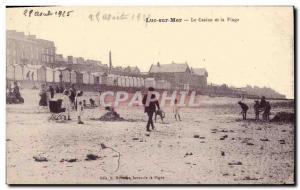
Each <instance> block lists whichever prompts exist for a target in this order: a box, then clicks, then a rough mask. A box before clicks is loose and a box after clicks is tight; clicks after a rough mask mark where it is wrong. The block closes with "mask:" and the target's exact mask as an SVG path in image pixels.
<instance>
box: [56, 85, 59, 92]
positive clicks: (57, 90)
mask: <svg viewBox="0 0 300 190" xmlns="http://www.w3.org/2000/svg"><path fill="white" fill-rule="evenodd" d="M55 93H56V94H58V93H59V87H58V86H57V85H56V87H55Z"/></svg>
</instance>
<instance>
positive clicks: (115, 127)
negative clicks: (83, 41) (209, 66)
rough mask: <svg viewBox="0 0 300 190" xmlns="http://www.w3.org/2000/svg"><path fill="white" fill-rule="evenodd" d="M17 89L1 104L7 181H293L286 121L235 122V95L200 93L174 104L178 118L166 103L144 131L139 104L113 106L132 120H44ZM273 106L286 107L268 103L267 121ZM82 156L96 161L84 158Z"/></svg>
mask: <svg viewBox="0 0 300 190" xmlns="http://www.w3.org/2000/svg"><path fill="white" fill-rule="evenodd" d="M22 93H23V96H24V98H25V104H24V105H7V108H6V110H7V121H6V122H7V126H6V127H7V135H6V144H7V183H9V184H20V183H21V184H52V183H54V184H74V183H76V184H87V183H89V184H103V183H105V184H107V183H113V184H115V183H117V184H119V183H121V184H123V183H126V184H131V183H141V184H145V183H146V184H151V183H155V184H157V183H167V184H173V183H174V184H175V183H180V184H284V183H294V124H293V123H268V122H256V121H253V119H250V120H248V121H243V120H241V119H240V118H241V115H239V112H240V108H239V107H238V105H237V104H236V102H237V101H238V99H234V98H209V97H203V104H201V107H200V108H182V109H181V117H182V121H181V122H179V121H178V122H176V121H175V119H174V117H173V114H172V108H170V107H166V108H164V111H165V112H166V118H165V122H166V123H165V124H162V123H161V121H160V120H158V122H157V123H156V129H155V130H154V131H152V132H150V133H149V132H146V130H145V125H146V118H147V117H146V114H144V113H143V108H142V107H131V108H128V107H124V106H123V107H119V108H117V112H118V113H119V114H120V115H121V116H122V117H124V118H125V119H133V120H136V122H127V121H121V122H103V121H97V120H91V119H90V118H99V117H100V116H101V115H103V114H104V113H105V111H104V109H103V108H95V109H88V110H86V111H85V114H84V117H83V121H84V122H85V124H84V125H78V124H77V121H76V116H75V113H74V112H73V113H72V115H71V117H72V121H66V122H55V121H50V122H49V121H48V118H49V116H50V113H48V111H47V109H40V108H38V106H37V104H38V95H37V91H34V90H24V91H23V92H22ZM249 102H251V103H252V102H253V100H249ZM271 102H272V101H271ZM279 111H290V112H293V108H292V107H280V106H279V107H276V108H274V109H272V115H271V118H272V117H273V116H274V114H275V113H276V112H279ZM248 117H249V118H253V117H254V114H253V109H252V108H251V109H250V112H249V115H248ZM101 143H104V144H105V145H106V146H107V147H111V148H113V150H112V149H110V148H106V149H102V148H101ZM118 152H119V153H120V155H121V156H119V153H118ZM87 154H94V155H97V156H98V158H97V159H96V160H86V155H87ZM34 156H35V157H43V158H46V159H47V161H45V162H37V161H36V160H35V159H34V158H33V157H34ZM63 159H64V160H63ZM70 159H71V161H73V162H68V161H66V160H70ZM72 159H73V160H72Z"/></svg>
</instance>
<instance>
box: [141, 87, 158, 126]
mask: <svg viewBox="0 0 300 190" xmlns="http://www.w3.org/2000/svg"><path fill="white" fill-rule="evenodd" d="M142 103H143V105H144V107H145V110H144V112H145V113H147V115H148V122H147V125H146V130H147V131H148V132H150V131H151V130H150V125H151V127H152V130H154V129H155V127H154V124H153V114H154V113H155V111H156V107H157V108H158V109H160V108H159V103H158V100H157V98H156V96H155V94H154V88H153V87H149V88H148V93H147V94H146V95H145V96H144V97H143V100H142Z"/></svg>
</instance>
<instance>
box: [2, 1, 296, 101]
mask: <svg viewBox="0 0 300 190" xmlns="http://www.w3.org/2000/svg"><path fill="white" fill-rule="evenodd" d="M25 9H28V10H30V9H32V10H34V11H40V12H47V11H48V10H50V11H51V12H52V13H55V11H59V10H62V11H73V12H71V13H70V16H65V17H58V16H57V15H55V14H54V15H52V16H47V17H46V16H31V17H29V16H28V12H27V16H25V15H24V11H25ZM97 13H99V14H98V16H99V17H98V18H99V21H97V19H96V15H97ZM108 14H111V15H114V16H118V15H121V14H124V15H127V16H128V17H127V19H124V20H112V19H110V20H104V19H103V17H102V16H105V15H108ZM90 15H92V16H93V20H91V19H90V17H89V16H90ZM144 17H145V18H146V17H148V18H152V19H162V18H171V17H174V18H179V19H180V18H181V19H186V20H187V21H183V22H176V23H170V22H168V23H161V22H155V23H146V22H145V21H144ZM138 18H139V19H138ZM221 18H222V19H224V22H221V21H220V20H221ZM229 18H230V19H229ZM191 19H193V20H194V21H195V22H191ZM199 19H200V20H199ZM207 19H212V20H213V22H203V21H205V20H207ZM215 19H219V21H218V22H217V21H215ZM233 20H234V21H235V22H234V21H233ZM237 20H238V21H237ZM199 21H201V22H199ZM6 26H7V29H13V30H17V31H22V32H25V33H26V34H29V33H30V34H32V35H36V36H37V37H38V38H42V39H47V40H53V41H54V42H55V45H56V48H57V49H56V50H57V53H60V54H63V55H64V56H68V55H73V56H76V57H84V58H85V59H96V60H100V61H102V63H104V64H107V63H108V60H109V59H108V54H109V51H111V52H112V63H113V66H138V67H139V68H140V69H141V71H143V72H147V71H149V69H150V66H151V64H156V63H157V62H160V64H168V63H172V61H174V62H175V63H185V62H187V63H188V64H189V66H190V67H194V68H206V70H207V71H208V82H209V83H214V84H228V85H229V86H235V87H242V86H246V85H252V86H254V85H255V86H259V87H270V88H273V89H274V90H276V91H277V92H279V93H282V94H284V95H286V96H287V98H294V49H293V47H294V34H293V8H292V7H43V8H41V7H38V8H9V9H6Z"/></svg>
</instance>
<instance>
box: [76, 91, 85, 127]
mask: <svg viewBox="0 0 300 190" xmlns="http://www.w3.org/2000/svg"><path fill="white" fill-rule="evenodd" d="M82 96H83V92H82V91H79V92H78V93H77V96H76V99H75V108H76V111H77V117H78V124H84V123H83V122H82V120H81V118H82V115H83V109H84V107H83V99H82Z"/></svg>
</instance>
